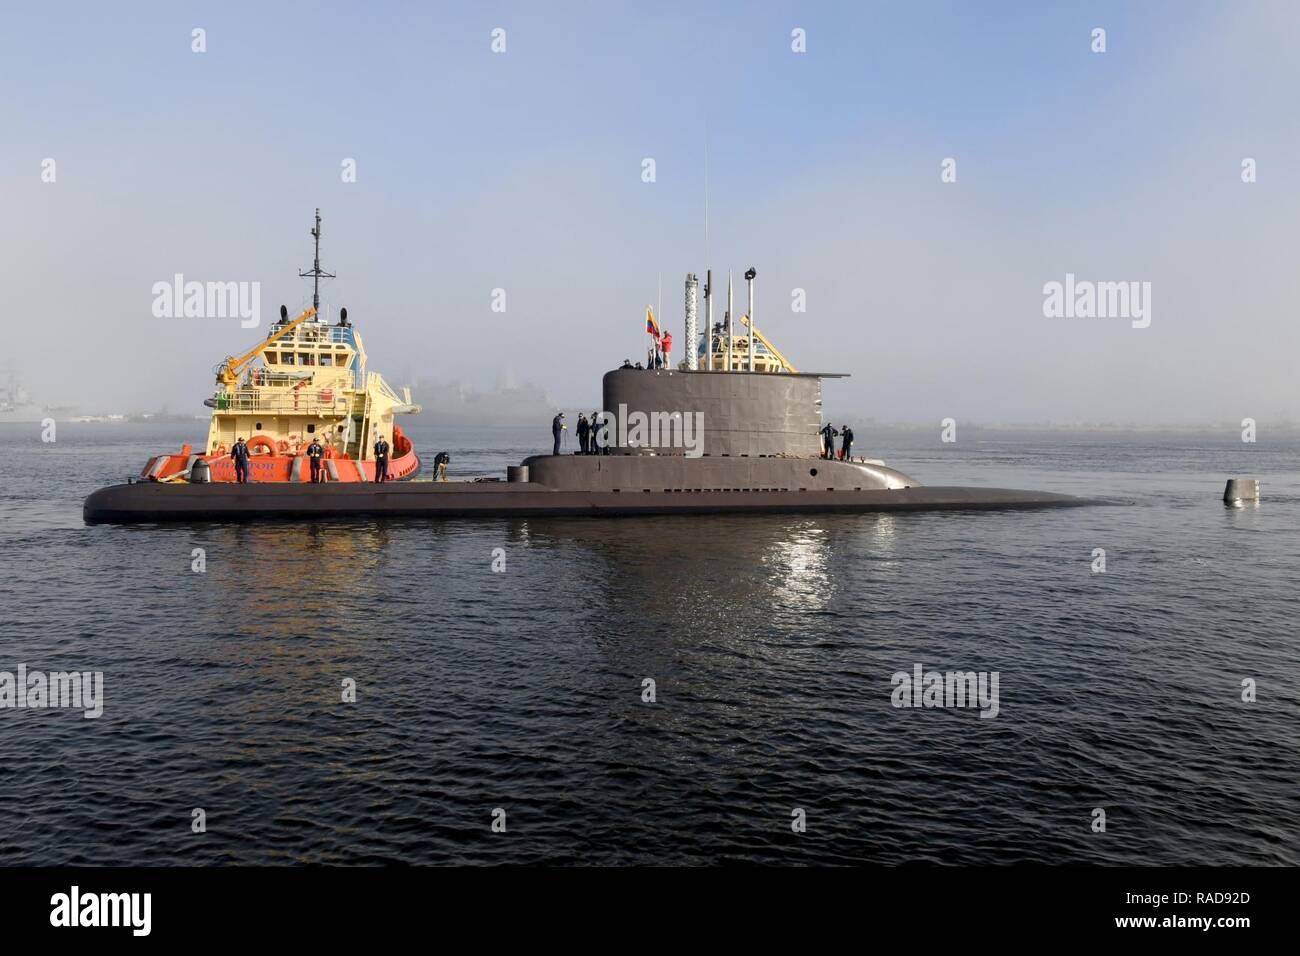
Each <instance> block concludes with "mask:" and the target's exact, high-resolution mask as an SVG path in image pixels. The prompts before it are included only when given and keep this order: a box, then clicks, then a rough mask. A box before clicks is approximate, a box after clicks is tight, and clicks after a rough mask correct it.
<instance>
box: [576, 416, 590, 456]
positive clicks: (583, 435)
mask: <svg viewBox="0 0 1300 956" xmlns="http://www.w3.org/2000/svg"><path fill="white" fill-rule="evenodd" d="M590 437H591V423H590V422H588V421H587V416H586V415H583V414H582V413H581V412H579V413H578V454H579V455H585V454H587V450H588V445H587V441H588V439H589V438H590Z"/></svg>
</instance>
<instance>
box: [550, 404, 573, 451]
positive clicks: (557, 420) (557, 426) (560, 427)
mask: <svg viewBox="0 0 1300 956" xmlns="http://www.w3.org/2000/svg"><path fill="white" fill-rule="evenodd" d="M568 427H569V426H568V425H566V424H564V412H560V413H559V414H558V415H556V416H555V417H554V418H552V419H551V437H552V438H554V439H555V448H554V450H553V451H552V452H551V454H552V455H558V454H559V453H560V433H561V432H562V431H564V430H565V429H566V428H568Z"/></svg>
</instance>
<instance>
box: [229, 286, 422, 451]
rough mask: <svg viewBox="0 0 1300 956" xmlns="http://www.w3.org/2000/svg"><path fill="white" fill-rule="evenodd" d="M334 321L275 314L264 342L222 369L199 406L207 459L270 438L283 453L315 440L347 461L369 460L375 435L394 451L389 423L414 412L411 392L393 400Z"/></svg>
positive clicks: (346, 329)
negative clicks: (203, 407)
mask: <svg viewBox="0 0 1300 956" xmlns="http://www.w3.org/2000/svg"><path fill="white" fill-rule="evenodd" d="M341 316H342V318H341V319H340V321H339V323H338V324H337V325H329V324H327V323H325V322H321V321H320V320H319V318H318V316H317V315H316V313H315V310H314V309H308V310H307V311H306V312H304V313H303V314H302V315H300V316H299V317H298V318H297V319H295V320H294V321H293V322H289V321H288V317H287V313H286V312H285V311H284V310H283V308H282V309H281V318H280V321H279V322H278V323H276V325H275V326H273V327H272V329H271V331H270V333H269V334H268V335H267V340H266V341H265V342H263V343H261V344H260V345H259V346H258V347H257V348H254V349H252V350H250V351H249V352H248V353H245V355H244V356H241V357H240V358H238V359H234V358H231V359H227V360H226V362H224V363H222V365H221V366H220V367H219V368H218V370H217V385H218V389H217V392H216V394H214V395H213V396H212V398H210V399H208V400H207V401H206V402H205V404H207V405H208V406H209V407H211V408H212V410H213V411H212V422H211V424H210V426H209V428H208V443H207V451H208V453H209V454H216V453H220V452H221V451H223V450H228V449H229V448H230V447H231V446H232V445H233V444H234V443H235V440H236V439H237V438H244V439H248V438H251V437H253V436H255V435H264V436H266V437H267V438H270V439H271V440H272V441H273V442H274V443H275V444H276V446H277V450H278V451H279V452H282V453H293V452H295V451H297V450H298V449H300V448H302V447H303V446H305V445H307V444H310V442H311V440H312V439H313V438H316V439H319V441H320V442H321V444H322V445H324V446H325V447H326V448H327V449H328V448H333V449H334V450H335V452H336V453H337V454H338V455H340V456H342V455H347V456H349V457H350V458H351V459H352V460H353V461H364V460H366V459H368V458H369V457H371V453H370V450H371V449H373V447H374V443H375V442H376V441H377V440H378V438H379V436H380V435H383V436H384V438H386V439H387V440H388V442H389V444H390V445H391V444H393V416H394V415H399V414H411V413H415V412H418V411H419V410H420V407H419V406H418V405H415V404H412V402H411V394H410V389H405V390H404V393H403V395H402V396H398V394H397V393H396V392H394V391H393V389H392V388H391V387H390V386H389V385H388V383H387V382H385V381H384V379H383V376H381V375H379V374H378V373H376V372H367V371H366V352H365V347H364V346H363V345H362V342H361V335H360V333H359V332H357V330H356V329H355V328H354V327H353V326H352V325H350V324H349V323H348V321H347V310H346V309H345V310H343V311H342V313H341ZM259 359H260V362H258V361H257V360H259ZM255 451H256V449H255Z"/></svg>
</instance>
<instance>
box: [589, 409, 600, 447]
mask: <svg viewBox="0 0 1300 956" xmlns="http://www.w3.org/2000/svg"><path fill="white" fill-rule="evenodd" d="M599 441H600V418H599V417H598V415H597V413H596V412H592V413H591V437H590V438H588V439H587V447H588V448H590V449H591V453H592V454H593V455H599V454H600V445H599V444H598V443H599Z"/></svg>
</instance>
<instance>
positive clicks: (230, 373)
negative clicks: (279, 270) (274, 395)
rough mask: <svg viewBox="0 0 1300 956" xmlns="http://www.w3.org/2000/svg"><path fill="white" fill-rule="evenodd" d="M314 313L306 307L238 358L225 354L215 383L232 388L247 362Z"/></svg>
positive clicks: (237, 381)
mask: <svg viewBox="0 0 1300 956" xmlns="http://www.w3.org/2000/svg"><path fill="white" fill-rule="evenodd" d="M315 314H316V310H315V309H308V310H307V311H306V312H304V313H303V314H302V315H300V316H298V318H296V319H294V320H293V321H292V322H290V323H289V324H288V325H286V326H285V327H284V328H282V329H281V330H280V331H279V332H276V333H275V334H274V335H271V336H268V337H267V338H266V341H264V342H260V343H258V345H257V346H256V347H254V348H251V349H249V350H248V351H247V352H245V353H244V354H243V355H241V356H239V357H238V358H235V357H234V356H233V355H228V356H226V360H225V361H224V362H222V363H221V366H220V367H219V368H218V369H217V384H218V385H225V386H227V387H228V388H234V387H235V386H236V385H238V384H239V373H240V372H242V371H243V370H244V368H245V367H246V366H247V365H248V363H249V362H251V361H253V359H255V358H257V357H258V356H259V355H261V354H262V353H263V352H265V351H266V349H267V348H268V347H269V346H271V345H273V344H274V343H276V342H278V341H280V339H282V338H284V337H285V336H286V335H288V334H289V333H290V332H292V331H293V330H294V329H296V328H297V327H298V326H300V325H302V324H303V323H304V322H306V321H307V320H308V319H310V318H311V317H312V316H313V315H315Z"/></svg>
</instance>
